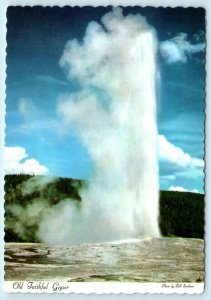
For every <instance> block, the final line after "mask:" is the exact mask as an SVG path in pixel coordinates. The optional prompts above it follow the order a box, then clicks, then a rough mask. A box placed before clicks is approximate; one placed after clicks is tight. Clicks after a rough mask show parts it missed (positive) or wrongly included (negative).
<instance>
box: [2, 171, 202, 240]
mask: <svg viewBox="0 0 211 300" xmlns="http://www.w3.org/2000/svg"><path fill="white" fill-rule="evenodd" d="M86 184H87V183H86V182H85V181H83V180H76V179H71V178H50V177H45V176H31V175H6V176H5V241H6V242H40V241H39V240H38V239H37V236H36V230H37V220H38V217H39V218H41V217H42V210H41V209H40V211H38V212H37V207H36V206H35V204H36V202H37V203H38V201H39V203H42V205H44V207H46V206H47V207H52V206H54V205H56V204H58V203H59V202H60V201H62V200H63V199H71V201H76V203H77V206H78V208H79V209H80V203H81V198H80V194H79V190H80V189H81V188H82V187H85V186H86ZM30 204H32V205H31V206H30V216H31V219H30V222H28V220H27V222H25V219H24V218H26V216H25V215H24V214H23V215H21V213H22V211H24V212H25V211H26V209H28V207H29V205H30ZM33 209H34V210H36V211H34V212H33ZM18 218H19V219H20V218H23V222H22V225H21V226H22V227H21V229H20V228H18V230H17V228H16V226H15V225H14V224H16V222H17V219H18ZM18 224H19V223H18ZM159 224H160V230H161V233H162V235H163V236H164V237H172V236H177V237H186V238H189V237H190V238H201V239H203V237H204V195H202V194H195V193H187V192H169V191H161V192H160V214H159Z"/></svg>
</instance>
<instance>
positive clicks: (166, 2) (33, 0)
mask: <svg viewBox="0 0 211 300" xmlns="http://www.w3.org/2000/svg"><path fill="white" fill-rule="evenodd" d="M112 4H113V5H123V6H128V5H140V6H155V7H158V6H165V7H166V6H171V7H176V6H183V7H188V6H193V7H204V8H205V9H206V12H207V53H208V54H209V53H211V47H210V40H211V22H210V21H209V20H211V2H210V1H209V0H208V1H207V0H182V1H181V0H173V1H172V0H154V1H152V0H149V1H147V0H142V1H138V0H135V1H133V0H130V1H129V0H128V1H124V0H113V1H106V0H104V1H102V0H98V1H96V0H95V1H91V0H78V1H77V0H72V1H68V0H45V1H44V0H3V1H1V3H0V26H1V34H0V43H1V48H2V49H1V50H0V58H1V60H0V68H1V74H0V98H1V100H0V128H1V134H0V164H2V148H3V145H4V128H5V123H4V115H5V104H4V99H5V67H6V64H5V59H4V58H5V54H6V51H5V46H6V42H5V35H6V32H5V30H6V27H5V20H6V18H5V12H6V8H7V6H9V5H50V6H53V5H58V6H64V5H71V6H74V5H79V6H83V5H93V6H98V5H112ZM2 58H3V59H2ZM206 70H207V79H206V82H207V87H206V94H207V101H206V179H205V183H206V185H205V188H206V211H205V213H206V214H205V215H206V238H205V241H206V250H205V251H206V258H205V267H206V282H205V291H204V293H203V294H202V295H195V299H198V296H200V299H208V298H209V296H208V294H211V285H210V284H211V271H210V270H211V259H210V256H209V254H208V253H211V252H210V251H211V239H210V237H209V236H210V234H209V231H210V229H211V220H210V213H211V204H210V201H208V200H209V199H211V185H210V186H209V182H210V176H211V159H210V154H209V153H211V136H210V134H208V132H210V131H209V130H210V128H211V117H210V116H211V97H210V96H211V87H210V86H209V85H208V83H209V82H211V76H210V71H211V58H210V56H209V55H208V56H207V62H206ZM208 116H209V117H208ZM209 136H210V137H209ZM3 184H4V180H3V172H2V169H1V168H0V197H1V199H3V195H4V189H3ZM0 217H1V220H2V222H1V228H0V229H1V239H2V240H1V241H2V243H1V245H2V246H1V249H0V251H1V252H0V254H1V255H0V264H1V269H0V278H1V291H0V298H1V299H11V298H10V296H11V294H5V293H3V292H2V291H3V289H4V291H7V292H8V288H9V289H11V286H12V285H13V284H14V282H11V281H4V279H3V278H4V271H3V266H4V260H3V255H2V254H3V253H4V249H3V245H4V243H3V237H4V224H3V220H4V208H3V201H1V207H0ZM53 283H54V282H53ZM60 283H61V282H60ZM72 284H73V283H69V285H72ZM163 284H164V283H161V284H160V283H159V284H157V283H156V284H154V283H149V284H133V283H130V284H129V286H130V287H129V290H128V287H127V284H126V283H123V284H121V283H115V284H114V285H113V287H112V283H74V289H73V287H70V288H69V287H68V290H69V289H70V290H69V291H68V293H72V292H73V293H85V294H89V293H96V294H102V293H106V294H108V293H114V294H117V293H126V294H131V293H143V291H141V289H142V288H143V287H144V286H145V288H146V290H145V291H144V293H163V294H164V293H165V294H172V293H178V294H181V293H182V294H184V293H186V294H187V293H188V294H193V293H194V294H201V293H202V292H203V290H204V284H203V283H194V284H193V285H194V287H193V288H192V291H193V292H192V291H191V290H188V291H187V290H185V291H181V289H180V288H175V289H174V288H172V291H171V292H168V289H164V288H162V285H163ZM166 284H169V285H171V284H172V283H166ZM174 284H175V283H174ZM176 284H177V283H176ZM178 284H179V283H178ZM188 284H189V283H188ZM89 285H90V287H89ZM108 285H109V289H108ZM117 285H119V287H117ZM146 285H149V286H151V290H149V291H148V287H147V286H146ZM132 286H133V288H134V287H135V286H136V287H137V290H136V289H135V288H134V289H133V291H132V292H131V291H130V289H131V287H132ZM141 286H142V287H141ZM25 288H26V291H24V290H23V291H17V292H21V293H29V292H30V291H29V290H27V287H25ZM25 288H24V289H25ZM119 288H121V290H120V289H119ZM125 289H126V290H125ZM159 289H160V291H158V290H159ZM179 289H180V290H179ZM12 290H13V287H12ZM11 292H13V291H11ZM35 293H37V292H36V291H35ZM41 293H43V291H41ZM49 293H51V291H50V292H49ZM63 293H64V291H63ZM24 296H25V295H21V297H23V298H24ZM26 296H27V295H26ZM39 296H43V295H39ZM76 296H79V295H76ZM113 296H114V297H115V296H116V295H113ZM140 296H142V295H140ZM157 296H158V298H159V296H161V297H162V295H157ZM174 296H176V295H174ZM177 296H179V297H180V298H178V299H181V296H182V295H177ZM185 296H186V295H185ZM49 297H50V295H49ZM27 299H28V298H27ZM45 299H50V298H45ZM77 299H79V298H77ZM112 299H114V298H112ZM115 299H117V298H115ZM159 299H160V298H159ZM175 299H176V298H175ZM186 299H189V298H186Z"/></svg>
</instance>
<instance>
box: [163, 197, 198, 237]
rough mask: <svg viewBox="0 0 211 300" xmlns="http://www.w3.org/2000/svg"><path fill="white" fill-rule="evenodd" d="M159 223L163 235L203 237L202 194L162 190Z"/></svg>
mask: <svg viewBox="0 0 211 300" xmlns="http://www.w3.org/2000/svg"><path fill="white" fill-rule="evenodd" d="M159 223H160V229H161V233H162V234H163V235H164V236H180V237H189V238H201V239H203V237H204V195H202V194H196V193H187V192H169V191H168V192H167V191H162V192H161V195H160V217H159Z"/></svg>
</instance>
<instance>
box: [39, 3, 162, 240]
mask: <svg viewBox="0 0 211 300" xmlns="http://www.w3.org/2000/svg"><path fill="white" fill-rule="evenodd" d="M101 21H102V24H103V25H100V24H98V23H96V22H90V23H89V24H88V26H87V29H86V33H85V36H84V38H83V41H82V42H79V41H77V40H76V39H75V40H71V41H69V42H68V43H67V44H66V46H65V49H64V52H63V55H62V57H61V59H60V66H61V67H62V68H64V69H65V70H66V72H67V77H68V79H69V80H73V79H74V80H77V81H78V82H79V83H80V85H81V90H80V91H78V92H76V93H73V94H70V95H69V96H66V97H62V98H61V99H60V100H59V103H58V107H57V110H58V114H59V115H60V117H61V120H62V123H61V126H63V129H64V130H66V131H68V130H74V131H75V132H76V133H77V134H78V136H79V137H80V138H81V140H82V142H83V144H84V145H85V146H86V148H87V150H88V152H89V155H90V157H91V159H92V160H93V162H94V166H95V173H94V176H93V178H91V180H90V183H89V186H88V188H86V189H83V190H81V192H80V196H81V198H82V205H81V208H80V209H78V208H77V207H76V206H75V205H74V201H71V199H66V200H65V199H64V201H62V202H60V203H58V204H57V205H55V206H54V207H51V208H49V207H46V206H45V205H44V204H43V205H44V206H45V207H43V209H44V210H43V215H42V218H41V219H40V220H39V228H38V231H37V236H38V237H39V238H40V239H41V240H42V241H44V242H47V243H49V244H77V243H87V242H100V241H111V240H117V239H125V238H134V237H140V236H159V228H158V211H159V209H158V191H159V187H158V159H157V137H158V135H157V124H156V98H155V78H156V51H157V40H156V35H155V32H154V30H153V28H151V27H150V26H149V25H148V24H147V22H146V20H145V18H143V17H142V16H140V15H128V16H126V17H124V16H123V14H122V10H121V9H120V8H115V9H113V10H112V11H111V12H109V13H107V14H106V15H104V16H103V17H102V19H101Z"/></svg>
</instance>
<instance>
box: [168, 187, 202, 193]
mask: <svg viewBox="0 0 211 300" xmlns="http://www.w3.org/2000/svg"><path fill="white" fill-rule="evenodd" d="M168 190H169V191H173V192H174V191H175V192H191V193H199V191H198V190H197V189H193V190H188V189H185V188H184V187H182V186H170V187H169V189H168Z"/></svg>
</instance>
